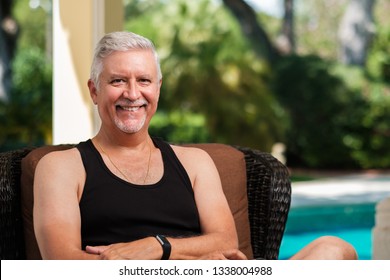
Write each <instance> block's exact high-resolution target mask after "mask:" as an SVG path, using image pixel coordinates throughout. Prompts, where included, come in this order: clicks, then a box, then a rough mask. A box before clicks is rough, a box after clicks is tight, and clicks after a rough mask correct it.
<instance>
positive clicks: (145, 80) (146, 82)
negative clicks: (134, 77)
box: [138, 77, 152, 85]
mask: <svg viewBox="0 0 390 280" xmlns="http://www.w3.org/2000/svg"><path fill="white" fill-rule="evenodd" d="M138 82H139V83H140V84H141V85H149V84H151V83H152V80H151V79H149V78H145V77H142V78H139V79H138Z"/></svg>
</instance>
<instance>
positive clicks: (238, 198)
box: [0, 144, 291, 259]
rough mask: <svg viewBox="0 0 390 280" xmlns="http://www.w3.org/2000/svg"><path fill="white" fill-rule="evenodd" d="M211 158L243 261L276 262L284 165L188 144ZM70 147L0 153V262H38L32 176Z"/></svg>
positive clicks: (240, 151)
mask: <svg viewBox="0 0 390 280" xmlns="http://www.w3.org/2000/svg"><path fill="white" fill-rule="evenodd" d="M188 146H193V147H197V148H200V149H203V150H205V151H206V152H208V153H209V154H210V156H211V157H212V158H213V160H214V162H215V164H216V166H217V169H218V171H219V174H220V177H221V181H222V186H223V189H224V192H225V195H226V197H227V200H228V203H229V206H230V208H231V211H232V213H233V216H234V219H235V223H236V227H237V233H238V237H239V244H240V249H241V250H242V251H243V252H244V253H245V254H246V255H247V257H248V258H264V259H277V257H278V254H279V247H280V243H281V239H282V236H283V232H284V227H285V223H286V219H287V214H288V210H289V205H290V196H291V189H290V183H289V180H288V172H287V169H286V167H285V166H284V165H282V164H281V163H279V162H278V161H277V160H276V159H275V158H273V157H272V156H271V155H269V154H267V153H262V152H259V151H254V150H251V149H247V148H240V147H232V146H228V145H223V144H193V145H188ZM72 147H73V145H57V146H44V147H40V148H37V149H33V150H31V149H24V150H17V151H12V152H6V153H1V154H0V168H1V169H0V188H1V189H0V198H1V206H0V210H1V213H0V214H1V238H0V239H1V240H0V246H1V247H0V257H1V259H25V258H27V259H40V258H41V256H40V253H39V249H38V246H37V243H36V239H35V235H34V229H33V220H32V219H33V217H32V207H33V193H32V191H33V187H32V185H33V178H34V171H35V167H36V164H37V163H38V161H39V160H40V158H42V157H43V156H44V155H45V154H47V153H49V152H51V151H54V150H63V149H69V148H72Z"/></svg>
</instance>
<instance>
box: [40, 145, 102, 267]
mask: <svg viewBox="0 0 390 280" xmlns="http://www.w3.org/2000/svg"><path fill="white" fill-rule="evenodd" d="M34 178H35V179H34V212H33V213H34V229H35V235H36V238H37V241H38V245H39V249H40V252H41V255H42V257H43V259H96V258H97V256H96V255H93V254H88V253H86V252H85V251H83V250H82V249H81V234H80V210H79V199H80V195H81V189H80V186H82V182H83V180H85V174H84V168H83V166H82V162H81V158H80V155H79V153H78V152H77V150H76V149H71V150H67V151H61V152H53V153H50V154H48V155H46V156H45V157H43V158H42V159H41V160H40V161H39V163H38V165H37V168H36V171H35V177H34Z"/></svg>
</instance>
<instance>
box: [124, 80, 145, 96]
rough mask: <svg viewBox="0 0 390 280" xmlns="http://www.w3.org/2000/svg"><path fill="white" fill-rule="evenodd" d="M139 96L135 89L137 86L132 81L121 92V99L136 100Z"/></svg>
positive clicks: (138, 91) (139, 93)
mask: <svg viewBox="0 0 390 280" xmlns="http://www.w3.org/2000/svg"><path fill="white" fill-rule="evenodd" d="M140 96H141V92H140V90H139V89H138V88H137V84H136V83H135V82H133V81H129V82H128V84H127V86H126V87H125V88H124V90H123V97H125V98H128V99H129V100H137V99H139V98H140Z"/></svg>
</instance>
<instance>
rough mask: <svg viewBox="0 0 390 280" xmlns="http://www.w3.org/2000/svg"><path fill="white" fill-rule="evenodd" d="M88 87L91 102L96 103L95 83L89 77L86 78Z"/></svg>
mask: <svg viewBox="0 0 390 280" xmlns="http://www.w3.org/2000/svg"><path fill="white" fill-rule="evenodd" d="M88 89H89V95H90V96H91V99H92V101H93V104H95V105H96V104H97V88H96V86H95V83H94V82H93V81H92V80H91V79H89V80H88Z"/></svg>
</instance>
